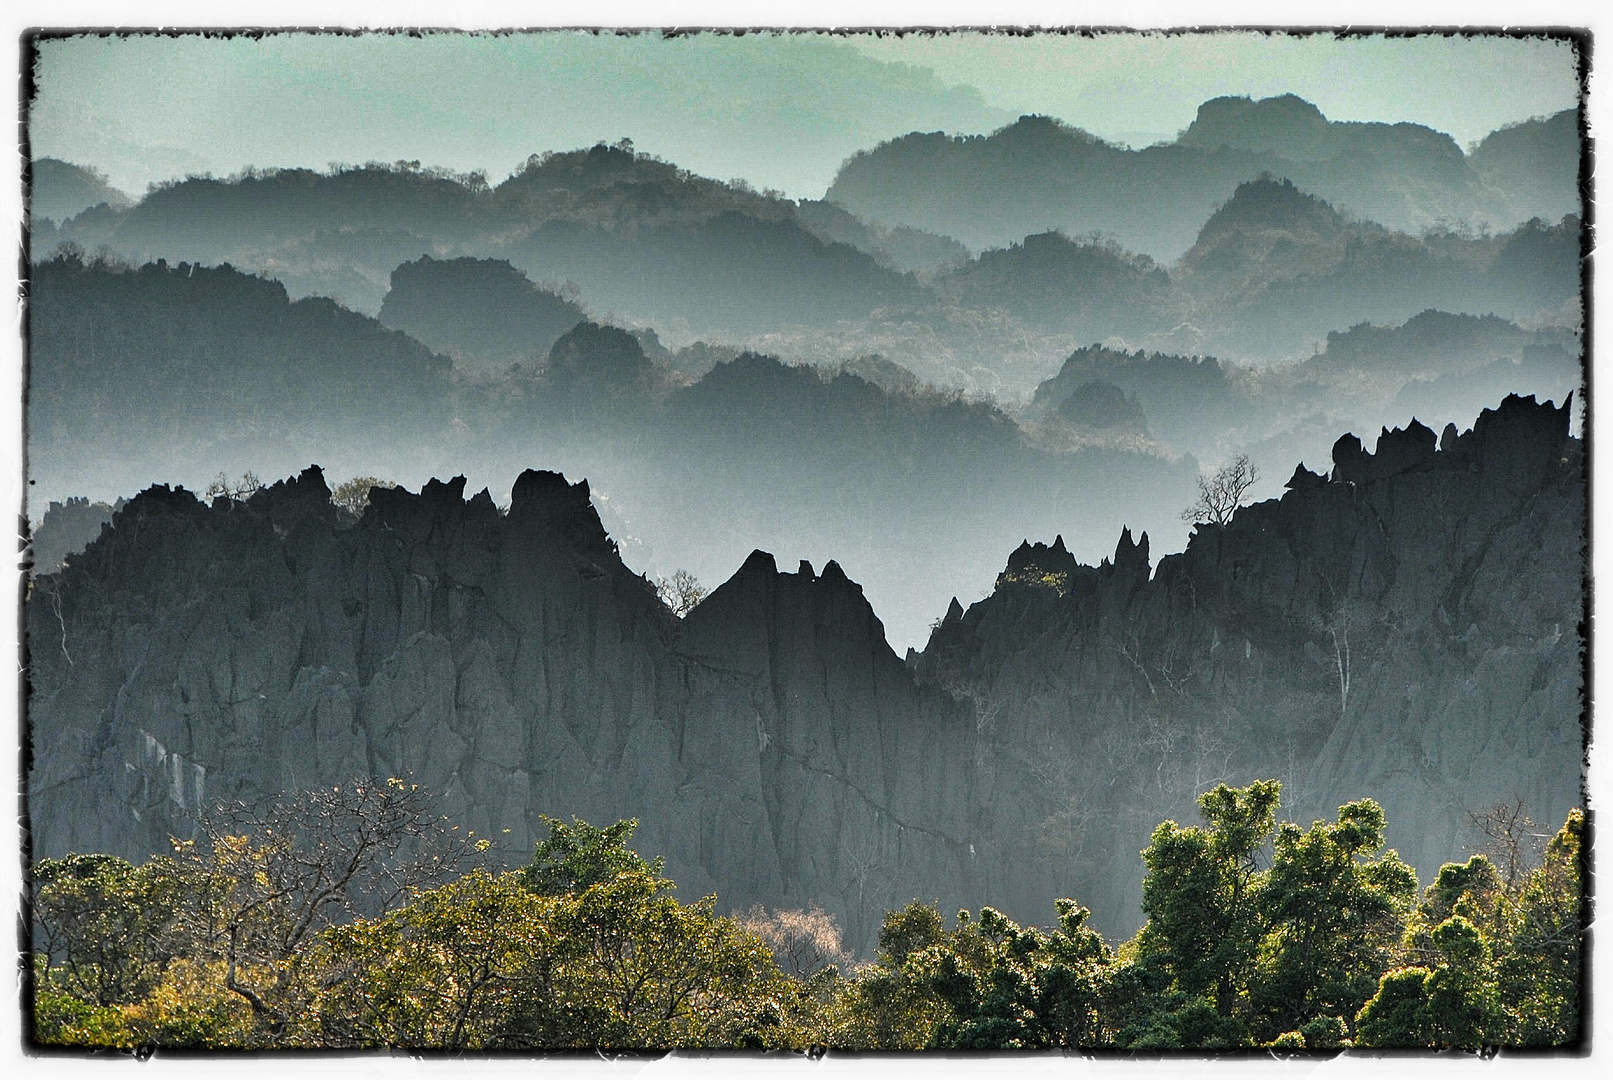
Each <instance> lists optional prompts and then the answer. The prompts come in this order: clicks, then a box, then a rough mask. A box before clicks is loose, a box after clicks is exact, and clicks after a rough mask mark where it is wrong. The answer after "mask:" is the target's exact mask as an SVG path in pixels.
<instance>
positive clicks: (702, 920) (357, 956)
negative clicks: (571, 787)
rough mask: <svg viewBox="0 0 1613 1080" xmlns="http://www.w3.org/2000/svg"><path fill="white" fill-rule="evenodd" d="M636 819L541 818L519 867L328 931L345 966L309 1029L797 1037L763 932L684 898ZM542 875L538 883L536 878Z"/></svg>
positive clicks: (641, 1042) (645, 1042) (358, 1034)
mask: <svg viewBox="0 0 1613 1080" xmlns="http://www.w3.org/2000/svg"><path fill="white" fill-rule="evenodd" d="M633 827H634V823H633V822H618V823H616V824H615V825H613V826H608V827H606V828H604V829H597V828H595V827H593V826H591V825H588V824H587V823H586V822H582V821H574V822H573V824H571V825H569V826H567V825H565V824H563V823H561V822H558V821H552V820H551V822H550V829H551V835H550V837H549V839H548V840H546V841H544V842H543V843H542V844H539V845H538V851H537V854H538V858H537V859H535V860H534V863H533V864H532V866H530V867H528V868H527V869H526V870H523V871H516V872H512V873H508V874H502V875H496V876H495V875H491V874H488V873H486V872H485V871H474V872H473V873H471V874H469V875H466V876H465V877H463V878H460V879H459V880H458V881H455V882H452V883H450V884H448V885H445V886H442V887H440V888H438V889H435V890H431V891H428V892H426V893H422V894H421V895H419V896H418V897H417V898H416V899H415V900H414V901H413V902H412V903H410V904H409V905H408V906H407V907H405V908H402V909H400V910H398V911H394V912H390V913H388V914H386V915H384V916H382V917H380V918H378V919H371V920H360V921H358V922H355V923H353V924H351V925H347V926H342V927H337V928H333V929H332V930H330V931H328V932H327V933H326V934H325V935H324V939H323V941H322V943H321V944H322V949H323V953H322V959H321V961H320V963H319V964H318V965H316V966H318V967H320V968H323V969H325V970H330V971H339V972H341V974H340V977H339V978H336V979H333V980H330V982H329V985H328V986H327V988H326V989H325V990H324V991H323V992H322V995H321V997H320V999H319V1002H318V1006H317V1009H316V1010H315V1011H316V1013H317V1019H316V1021H315V1022H314V1023H313V1024H312V1025H311V1026H310V1028H309V1034H308V1038H309V1039H310V1041H312V1042H316V1043H318V1044H321V1045H342V1046H392V1047H407V1048H427V1047H429V1048H446V1049H558V1048H579V1049H580V1048H609V1049H632V1048H652V1047H654V1048H665V1047H753V1048H761V1047H769V1046H794V1045H804V1042H805V1040H804V1037H803V1036H802V1034H801V1032H800V1030H799V1029H798V1028H797V1027H796V1026H794V1025H792V1024H791V1023H790V1016H791V1014H792V1011H793V1006H794V1004H795V1000H794V999H795V997H796V995H798V993H799V987H798V985H797V984H794V983H792V982H791V981H790V980H789V979H787V978H786V977H785V976H784V975H783V973H782V972H780V971H779V970H778V967H777V965H776V964H775V963H774V962H773V957H772V953H771V951H770V950H769V949H768V947H767V945H766V944H765V943H764V942H763V941H761V940H760V939H759V938H758V937H756V936H755V935H754V934H750V933H748V932H746V931H745V930H744V929H743V928H742V927H740V926H739V924H738V923H737V922H735V921H734V920H733V919H729V918H725V917H722V916H718V915H717V914H716V913H715V910H714V909H715V905H716V898H715V897H713V896H707V897H704V898H702V899H700V900H698V901H696V902H695V903H692V904H682V903H680V902H678V901H677V900H676V899H675V898H674V897H673V896H672V895H671V893H672V891H673V889H674V886H673V884H672V882H670V881H668V880H666V879H665V878H662V877H660V876H659V874H658V864H652V863H648V862H645V861H644V860H643V859H641V858H639V856H637V855H636V854H635V853H633V852H632V851H631V850H629V849H627V848H626V847H625V840H626V838H627V837H629V836H631V834H632V831H633ZM534 882H536V884H534Z"/></svg>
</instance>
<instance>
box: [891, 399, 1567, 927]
mask: <svg viewBox="0 0 1613 1080" xmlns="http://www.w3.org/2000/svg"><path fill="white" fill-rule="evenodd" d="M1568 417H1569V407H1568V406H1567V405H1566V404H1565V405H1564V406H1562V407H1561V408H1555V407H1552V406H1551V405H1550V404H1549V403H1547V404H1539V405H1537V404H1536V403H1535V402H1534V400H1533V399H1532V398H1528V399H1520V398H1516V397H1512V398H1508V399H1507V400H1506V401H1505V402H1504V403H1503V404H1502V405H1501V407H1500V408H1499V409H1498V410H1493V411H1486V412H1485V413H1484V414H1483V415H1482V416H1481V417H1480V418H1479V420H1478V422H1477V423H1476V424H1475V426H1474V428H1473V430H1471V431H1469V432H1467V433H1465V434H1461V435H1458V434H1457V432H1456V431H1455V429H1454V428H1450V429H1448V430H1447V431H1446V433H1445V436H1444V438H1443V439H1442V440H1440V442H1439V445H1438V446H1436V440H1435V436H1434V433H1433V432H1432V431H1431V430H1429V429H1428V428H1427V427H1424V426H1423V425H1421V424H1418V423H1416V422H1415V421H1414V422H1413V423H1412V424H1411V425H1410V426H1409V427H1408V428H1406V429H1405V430H1396V431H1387V430H1386V431H1384V432H1383V434H1382V435H1381V436H1380V437H1379V439H1378V442H1377V448H1376V453H1369V452H1367V451H1366V450H1365V449H1364V448H1363V447H1362V446H1361V444H1360V442H1359V440H1357V439H1356V438H1355V436H1353V435H1349V436H1345V437H1344V438H1341V439H1340V440H1339V441H1338V445H1337V446H1335V448H1334V462H1335V468H1334V470H1333V474H1332V476H1331V477H1323V476H1319V475H1316V474H1314V473H1310V472H1308V471H1306V470H1305V469H1304V468H1303V467H1301V468H1300V469H1298V470H1296V472H1295V474H1294V478H1293V479H1292V480H1290V481H1289V483H1288V489H1287V491H1286V493H1285V494H1284V495H1283V497H1282V498H1281V499H1275V500H1271V501H1269V502H1264V503H1259V504H1257V505H1254V506H1248V507H1244V508H1243V509H1241V510H1240V511H1238V513H1237V514H1236V516H1235V517H1234V518H1233V519H1232V520H1231V521H1230V522H1229V523H1228V524H1226V525H1224V526H1216V525H1210V524H1201V525H1199V526H1198V529H1197V531H1196V532H1195V534H1194V536H1193V538H1192V540H1191V541H1190V542H1189V544H1188V547H1187V550H1186V551H1185V552H1183V553H1182V554H1180V555H1172V556H1167V557H1165V558H1163V559H1161V560H1160V561H1159V565H1158V566H1157V568H1155V569H1154V571H1153V573H1152V575H1151V576H1150V574H1149V568H1148V557H1147V548H1146V543H1147V538H1146V536H1145V537H1143V538H1142V540H1141V541H1140V543H1138V544H1133V542H1132V538H1131V537H1130V535H1129V534H1128V535H1124V536H1122V538H1121V541H1120V545H1119V547H1118V549H1117V551H1116V554H1115V558H1114V561H1113V562H1112V563H1110V562H1107V561H1106V562H1105V563H1104V565H1102V566H1101V567H1096V568H1094V567H1085V566H1074V565H1073V560H1071V559H1069V557H1068V556H1067V555H1064V554H1063V552H1062V546H1061V545H1059V544H1057V543H1055V545H1054V546H1053V548H1051V549H1048V548H1042V547H1041V546H1040V545H1036V546H1035V547H1034V548H1033V547H1032V546H1029V545H1027V546H1026V547H1023V548H1021V549H1020V551H1018V552H1016V553H1015V554H1014V556H1013V557H1011V558H1010V560H1009V563H1008V570H1007V571H1006V572H1005V573H1004V575H1003V576H1002V577H1001V578H999V579H998V585H997V588H996V590H995V592H994V593H993V595H992V596H990V597H988V598H987V599H986V600H984V601H982V602H980V603H978V604H976V605H974V606H973V607H971V608H970V609H969V610H968V612H967V613H962V612H954V613H951V614H949V616H948V617H947V618H946V619H945V620H943V622H942V623H941V624H940V625H939V626H938V627H937V629H936V630H935V632H934V634H933V636H932V638H931V640H930V643H929V645H928V647H927V648H926V649H925V651H924V653H923V654H922V655H920V656H917V657H915V658H914V659H913V665H914V667H915V669H916V671H917V672H918V673H919V675H920V680H921V682H927V683H931V684H935V685H939V686H946V687H949V688H951V689H952V690H954V691H955V692H958V693H960V694H962V695H966V696H967V697H968V698H969V699H971V700H973V701H974V702H975V705H976V708H977V710H978V711H979V713H980V715H981V718H982V719H981V722H982V725H983V731H985V732H986V733H987V734H986V735H983V737H984V738H987V739H988V741H989V745H987V746H983V747H982V748H981V750H980V753H981V754H982V755H983V756H984V757H985V758H987V759H988V760H991V761H993V762H995V763H996V767H997V769H998V770H999V772H1000V773H1008V774H1012V775H1013V776H1014V777H1015V785H1014V789H1013V796H1012V798H1011V799H1010V800H1009V801H1008V805H1009V806H1011V808H1012V813H1013V814H1015V815H1016V816H1017V818H1018V820H1017V823H1016V824H1015V825H1014V826H1013V827H1012V828H1009V829H1007V830H1001V829H999V834H998V835H999V836H1000V837H1001V839H1002V842H1003V843H1005V844H1011V843H1012V838H1013V837H1014V835H1015V834H1017V836H1018V837H1019V843H1020V844H1021V845H1022V846H1023V850H1024V851H1025V858H1026V859H1027V860H1037V859H1039V860H1040V862H1041V865H1042V870H1041V874H1042V876H1044V877H1046V878H1050V879H1051V880H1049V881H1047V882H1046V884H1047V886H1048V887H1049V888H1051V889H1053V890H1054V891H1055V892H1063V891H1072V892H1074V893H1075V895H1077V896H1079V897H1081V898H1082V900H1083V902H1085V903H1088V904H1090V905H1091V906H1092V907H1093V909H1094V912H1095V913H1097V914H1099V915H1101V916H1102V917H1103V921H1102V922H1100V925H1104V926H1106V927H1107V928H1109V929H1110V930H1111V932H1114V931H1117V930H1122V929H1125V928H1127V927H1131V926H1135V925H1136V924H1137V922H1138V921H1139V920H1140V918H1141V916H1140V912H1139V911H1138V902H1139V900H1140V895H1141V894H1140V886H1141V871H1142V867H1141V862H1140V860H1139V859H1138V858H1137V852H1138V850H1139V849H1140V848H1142V847H1143V846H1144V845H1145V844H1146V843H1147V840H1148V834H1149V831H1150V829H1151V827H1152V826H1153V824H1155V823H1156V822H1158V821H1159V820H1160V819H1162V818H1164V817H1166V816H1176V817H1177V818H1178V819H1179V820H1183V821H1192V820H1196V817H1195V814H1194V809H1193V799H1194V797H1195V796H1196V795H1197V794H1198V793H1199V792H1201V791H1203V790H1205V789H1206V788H1207V787H1209V786H1211V785H1213V784H1214V783H1216V782H1218V781H1221V780H1225V781H1228V782H1232V783H1240V784H1241V783H1247V782H1248V781H1250V780H1253V779H1256V778H1260V777H1265V776H1275V777H1278V778H1280V779H1282V780H1283V781H1284V803H1285V813H1286V814H1287V815H1290V816H1292V817H1293V818H1295V819H1296V820H1301V821H1308V820H1311V819H1312V818H1317V817H1324V816H1325V817H1329V818H1330V817H1331V816H1332V814H1333V811H1334V810H1335V809H1336V808H1337V807H1338V806H1339V805H1340V804H1342V803H1343V802H1346V801H1348V800H1350V799H1355V798H1360V797H1363V796H1370V797H1372V798H1375V799H1378V800H1379V801H1380V802H1381V803H1383V805H1384V807H1385V809H1386V810H1387V812H1388V815H1389V822H1390V831H1389V836H1390V843H1391V844H1393V845H1394V846H1396V847H1398V848H1399V850H1400V852H1401V854H1402V855H1403V856H1405V857H1406V858H1407V859H1408V860H1409V861H1410V862H1411V863H1412V864H1413V865H1414V866H1416V867H1418V869H1419V870H1420V871H1421V872H1422V874H1423V876H1424V878H1425V879H1427V878H1428V877H1431V876H1432V873H1433V872H1434V871H1435V870H1436V869H1437V868H1438V866H1439V865H1440V863H1441V862H1443V861H1445V860H1448V859H1452V858H1457V857H1459V856H1462V855H1464V854H1465V853H1466V851H1467V850H1468V845H1469V844H1470V843H1472V842H1474V841H1475V840H1476V839H1478V838H1477V837H1475V836H1474V835H1473V834H1472V833H1471V832H1470V831H1469V825H1468V820H1467V815H1466V811H1468V810H1484V809H1487V808H1488V807H1489V806H1490V805H1492V804H1493V803H1495V802H1496V801H1499V800H1501V799H1508V798H1511V797H1513V796H1515V795H1521V796H1523V797H1524V799H1525V800H1526V802H1527V805H1528V807H1529V808H1530V812H1531V813H1532V814H1533V815H1534V816H1535V817H1536V818H1537V819H1538V820H1540V821H1542V822H1551V821H1558V820H1561V819H1562V818H1563V816H1564V815H1565V814H1566V812H1567V810H1568V809H1569V808H1570V807H1571V806H1575V805H1582V793H1581V761H1582V742H1581V727H1580V721H1581V714H1582V710H1583V702H1584V699H1583V694H1582V686H1583V674H1584V663H1583V649H1584V639H1583V636H1582V629H1583V626H1582V620H1583V619H1584V617H1585V610H1586V609H1585V595H1586V594H1585V588H1584V585H1585V577H1584V575H1585V568H1586V563H1585V551H1584V536H1585V508H1586V484H1585V471H1584V459H1583V446H1582V444H1581V443H1580V442H1578V441H1577V440H1573V439H1570V438H1569V437H1568ZM1038 852H1040V855H1039V856H1038V855H1037V854H1036V853H1038ZM1008 880H1009V881H1011V882H1015V883H1018V882H1025V881H1026V880H1027V878H1026V875H1023V874H1020V875H1014V876H1013V877H1012V878H1010V879H1008ZM1005 884H1006V883H1005ZM1015 899H1016V901H1018V900H1019V898H1018V897H1017V896H1016V897H1015ZM1026 899H1028V898H1026ZM1021 902H1023V901H1021Z"/></svg>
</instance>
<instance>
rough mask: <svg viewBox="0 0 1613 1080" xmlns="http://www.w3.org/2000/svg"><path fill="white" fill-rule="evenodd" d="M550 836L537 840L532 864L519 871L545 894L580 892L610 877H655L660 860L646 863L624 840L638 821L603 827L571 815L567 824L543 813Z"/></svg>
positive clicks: (632, 831) (533, 887) (626, 839)
mask: <svg viewBox="0 0 1613 1080" xmlns="http://www.w3.org/2000/svg"><path fill="white" fill-rule="evenodd" d="M543 823H544V824H545V825H547V826H548V827H549V835H548V837H547V838H546V839H544V840H541V841H539V843H538V846H537V850H536V851H534V852H533V855H532V862H531V863H530V864H528V865H527V867H526V869H525V870H523V871H522V874H523V875H524V876H525V879H526V884H527V888H529V889H531V890H533V891H534V892H537V893H541V894H543V895H546V896H550V895H558V894H561V893H574V892H581V891H583V890H584V889H587V888H588V887H589V886H590V885H601V884H604V883H605V882H608V881H613V880H615V879H616V878H617V877H619V876H620V875H622V874H628V873H638V874H644V875H647V876H649V877H652V878H654V877H659V876H660V874H661V869H662V867H663V866H664V865H665V861H664V860H662V859H659V858H658V859H656V860H654V861H653V862H650V861H646V860H645V859H643V858H641V857H640V856H639V854H638V853H637V852H636V851H634V850H632V849H631V848H629V847H628V846H627V843H628V841H629V840H631V839H632V838H633V833H635V832H637V831H638V819H637V818H628V819H626V820H623V821H618V822H616V823H615V824H614V825H607V826H605V827H604V828H603V829H601V828H598V827H596V826H593V825H590V824H588V822H586V821H583V820H582V819H581V818H572V819H571V824H570V825H567V824H566V823H565V822H563V821H561V820H559V819H558V818H552V817H549V816H548V815H543Z"/></svg>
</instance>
